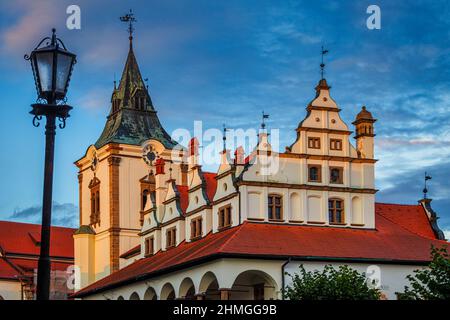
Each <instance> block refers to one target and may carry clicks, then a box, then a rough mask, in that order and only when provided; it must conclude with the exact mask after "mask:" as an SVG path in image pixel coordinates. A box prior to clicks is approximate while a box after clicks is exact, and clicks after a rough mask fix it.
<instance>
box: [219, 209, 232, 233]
mask: <svg viewBox="0 0 450 320" xmlns="http://www.w3.org/2000/svg"><path fill="white" fill-rule="evenodd" d="M218 218H219V226H218V229H219V230H220V229H224V228H228V227H231V206H230V205H227V206H224V207H222V208H220V209H219V216H218Z"/></svg>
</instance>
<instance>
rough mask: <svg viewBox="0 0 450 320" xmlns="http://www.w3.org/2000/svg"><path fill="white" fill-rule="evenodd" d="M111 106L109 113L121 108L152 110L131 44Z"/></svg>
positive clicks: (151, 103)
mask: <svg viewBox="0 0 450 320" xmlns="http://www.w3.org/2000/svg"><path fill="white" fill-rule="evenodd" d="M112 106H113V107H112V108H111V114H113V113H114V112H117V111H119V110H120V109H122V108H132V109H138V110H154V107H153V102H152V99H151V97H150V94H149V93H148V90H147V86H146V85H145V82H144V80H143V79H142V75H141V72H140V70H139V66H138V63H137V60H136V57H135V55H134V51H133V47H132V46H131V45H130V50H129V52H128V57H127V61H126V63H125V67H124V69H123V72H122V77H121V78H120V82H119V87H118V88H117V89H115V90H114V92H113V95H112Z"/></svg>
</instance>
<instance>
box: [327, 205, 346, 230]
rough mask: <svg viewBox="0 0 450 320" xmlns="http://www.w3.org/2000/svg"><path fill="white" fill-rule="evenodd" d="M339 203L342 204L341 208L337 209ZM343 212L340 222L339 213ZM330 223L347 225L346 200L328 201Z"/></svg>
mask: <svg viewBox="0 0 450 320" xmlns="http://www.w3.org/2000/svg"><path fill="white" fill-rule="evenodd" d="M337 202H340V204H341V207H340V208H338V207H337V205H336V204H337ZM338 210H340V211H341V219H340V221H338V220H337V219H336V218H337V211H338ZM328 223H329V224H334V225H345V224H346V223H345V204H344V200H343V199H340V198H329V199H328Z"/></svg>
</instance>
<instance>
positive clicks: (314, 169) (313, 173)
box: [308, 164, 322, 182]
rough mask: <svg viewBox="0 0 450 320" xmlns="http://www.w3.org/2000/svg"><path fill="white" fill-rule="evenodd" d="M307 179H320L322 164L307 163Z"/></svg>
mask: <svg viewBox="0 0 450 320" xmlns="http://www.w3.org/2000/svg"><path fill="white" fill-rule="evenodd" d="M308 181H309V182H321V181H322V166H321V165H320V164H310V165H308Z"/></svg>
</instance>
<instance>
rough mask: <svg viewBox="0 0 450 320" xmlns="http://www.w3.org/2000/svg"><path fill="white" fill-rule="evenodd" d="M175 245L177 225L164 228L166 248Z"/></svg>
mask: <svg viewBox="0 0 450 320" xmlns="http://www.w3.org/2000/svg"><path fill="white" fill-rule="evenodd" d="M176 245H177V227H172V228H169V229H167V230H166V249H170V248H174V247H176Z"/></svg>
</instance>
